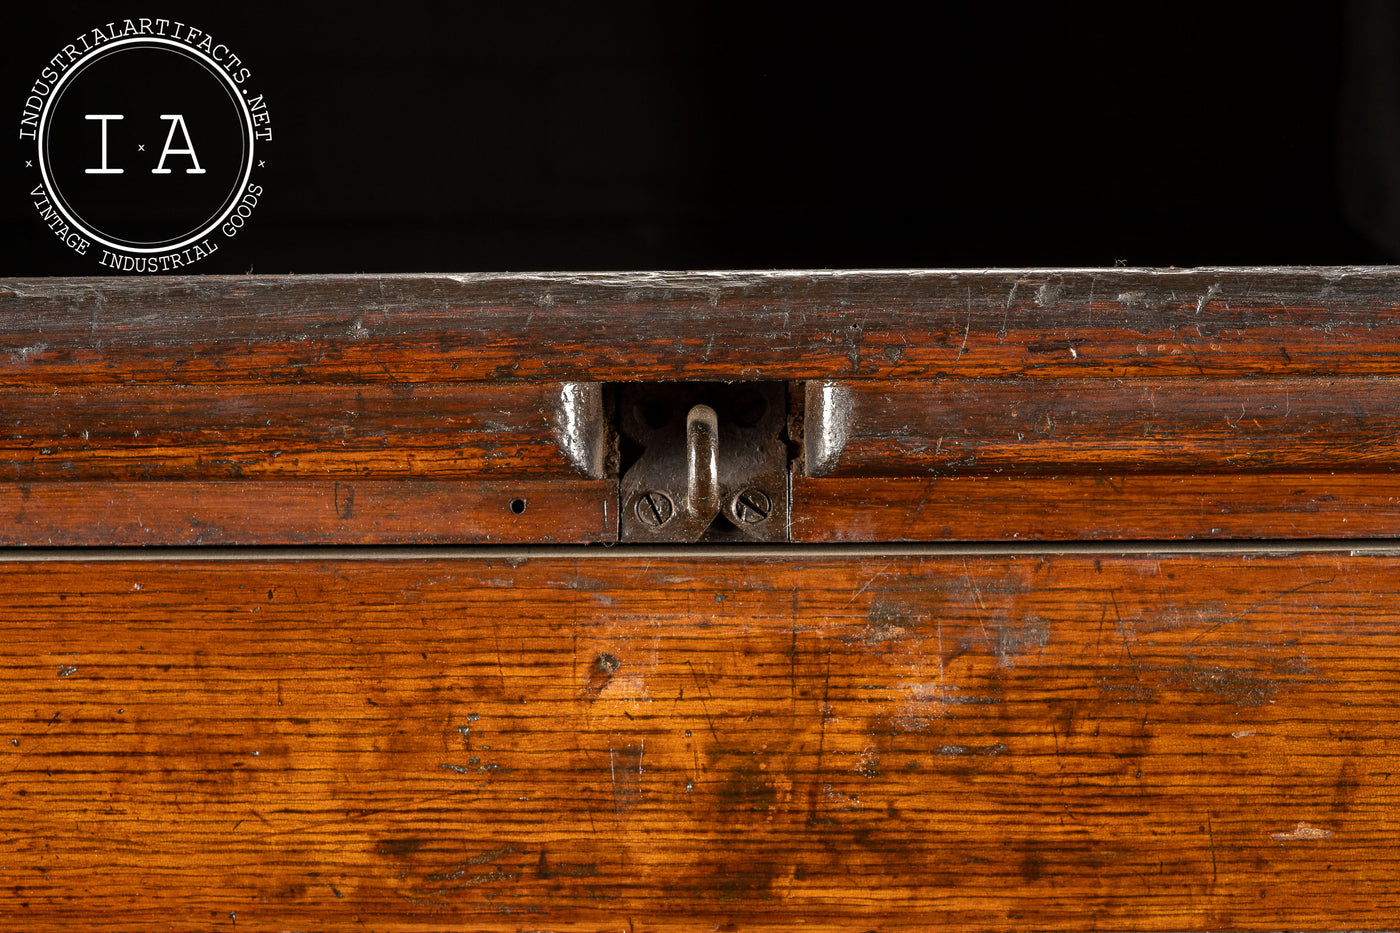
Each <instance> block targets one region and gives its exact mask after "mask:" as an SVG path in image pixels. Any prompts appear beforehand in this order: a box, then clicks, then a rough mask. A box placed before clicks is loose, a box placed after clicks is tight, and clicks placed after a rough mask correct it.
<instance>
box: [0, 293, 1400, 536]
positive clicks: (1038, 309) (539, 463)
mask: <svg viewBox="0 0 1400 933" xmlns="http://www.w3.org/2000/svg"><path fill="white" fill-rule="evenodd" d="M1398 312H1400V272H1397V271H1395V270H1391V269H1322V270H1317V269H1275V270H1226V269H1203V270H1189V271H1178V270H1159V271H1143V270H1087V271H1053V270H1052V271H1034V270H1031V271H1019V272H1018V271H1006V272H998V271H992V272H861V273H839V272H827V273H801V272H792V273H686V274H585V275H565V274H549V275H468V276H446V275H424V276H388V277H381V276H372V277H371V276H308V277H271V278H256V277H237V276H231V277H213V278H190V279H179V278H132V279H121V280H111V279H104V280H81V279H77V280H54V281H43V280H6V281H0V321H3V327H0V544H7V545H26V544H50V543H52V544H58V543H66V544H98V545H101V544H111V543H123V544H126V543H144V544H171V545H174V544H188V543H241V544H298V543H300V544H319V543H333V542H335V541H338V540H339V541H344V542H347V543H349V542H354V543H370V544H372V543H381V544H395V543H409V544H438V543H442V544H473V543H494V542H526V541H532V540H538V541H546V540H547V541H550V542H555V543H589V542H596V541H609V540H617V539H618V537H619V525H618V517H619V515H621V514H623V510H624V508H626V507H627V506H628V505H629V504H630V503H632V501H633V500H635V499H636V498H637V493H638V491H637V490H619V488H618V468H619V463H620V460H619V457H620V456H621V457H625V451H623V450H620V449H619V445H618V442H617V437H618V431H617V420H616V419H617V417H618V415H617V412H616V410H615V406H614V407H610V402H609V396H608V395H607V393H608V391H610V390H608V389H605V388H604V384H609V385H612V386H614V387H615V386H617V385H619V384H626V383H633V382H656V381H665V380H676V379H683V380H688V381H697V382H699V381H703V380H712V381H714V383H715V384H723V383H734V382H744V381H756V380H760V379H767V380H780V381H782V380H785V381H787V382H788V383H789V392H788V394H789V397H790V398H792V399H794V400H795V404H794V406H793V410H792V412H791V417H790V419H789V425H788V432H787V434H788V437H787V441H788V446H789V448H790V453H791V455H792V457H793V460H794V469H793V483H792V490H791V491H792V496H791V498H790V500H789V498H788V496H787V492H788V490H787V489H786V488H779V487H780V486H781V485H783V484H782V483H780V482H779V483H774V482H770V483H768V484H767V485H768V486H770V487H772V488H770V489H768V490H767V491H766V493H765V494H766V495H768V496H769V497H770V499H771V500H772V501H776V502H778V503H779V504H780V505H784V506H787V505H790V509H788V508H783V509H779V510H776V511H775V513H774V514H775V515H778V516H779V517H777V518H775V519H773V520H772V521H771V523H770V524H771V527H769V528H766V530H765V533H764V535H763V537H764V538H766V539H768V540H784V539H786V538H792V539H794V540H802V541H809V542H821V541H836V540H842V541H863V542H879V541H881V540H954V541H969V540H984V539H989V538H991V539H997V540H1032V539H1046V540H1050V539H1063V538H1073V537H1091V538H1097V539H1122V540H1129V539H1139V538H1144V537H1146V538H1160V539H1221V538H1225V539H1239V538H1251V539H1261V538H1262V539H1267V538H1277V537H1288V538H1342V537H1391V536H1395V535H1396V534H1397V533H1400V523H1397V522H1395V521H1394V518H1395V510H1396V507H1397V506H1398V505H1400V500H1397V499H1395V498H1394V497H1393V496H1391V495H1390V490H1392V489H1393V487H1394V480H1393V478H1392V473H1393V471H1394V469H1395V467H1394V464H1395V463H1396V454H1397V453H1400V450H1397V442H1396V437H1397V428H1400V415H1397V412H1398V411H1400V391H1398V390H1397V382H1396V380H1397V378H1400V350H1397V348H1400V313H1398ZM618 391H619V392H620V391H621V390H618ZM702 401H703V400H702ZM622 446H624V447H625V444H624V445H622ZM721 459H723V458H721ZM946 478H958V479H960V480H965V482H960V483H959V484H955V485H950V484H948V483H945V482H936V481H941V480H943V479H946ZM599 482H602V483H605V484H608V485H605V486H599V485H598V483H599ZM81 483H100V484H104V488H107V489H110V492H109V493H108V494H105V495H104V494H102V493H101V492H99V493H97V494H92V490H91V489H89V488H86V487H83V486H81V485H72V484H81ZM155 483H159V484H161V485H159V486H155V485H150V486H149V488H147V484H155ZM346 483H353V484H354V485H355V488H356V489H358V490H359V491H360V499H359V502H360V506H359V511H358V512H357V513H355V516H356V517H355V518H354V520H353V521H351V522H349V523H347V522H346V520H345V519H340V520H334V519H333V518H332V516H334V515H335V514H337V512H338V511H339V507H338V505H337V503H338V502H339V501H341V497H342V493H343V491H344V489H345V488H346V487H345V485H344V484H346ZM394 483H403V485H402V486H394V485H393V484H394ZM230 484H232V485H230ZM366 484H367V485H366ZM378 484H389V485H378ZM521 484H527V485H528V484H535V485H534V489H535V490H536V492H535V493H534V495H535V497H536V499H537V500H538V501H539V502H540V503H544V502H546V501H547V503H548V506H549V508H550V509H552V510H553V511H552V512H551V513H549V514H543V513H541V511H540V510H539V509H538V508H535V507H531V511H530V514H529V515H528V517H523V516H522V515H521V514H520V513H519V512H516V511H511V512H506V511H504V510H503V507H502V502H503V501H504V503H505V504H506V505H507V506H509V505H511V504H512V503H515V502H516V501H517V500H518V499H520V498H521V494H520V493H519V492H516V491H514V489H513V487H516V486H521ZM541 484H543V485H541ZM1100 487H1102V488H1100ZM521 488H524V487H523V486H522V487H521ZM503 496H504V500H503V499H502V497H503ZM1086 496H1087V497H1089V499H1090V500H1091V501H1081V500H1084V499H1085V497H1086ZM78 499H81V501H84V502H85V503H87V509H88V511H89V513H90V517H89V516H82V517H75V515H74V513H73V512H71V511H70V510H69V509H67V507H66V504H67V503H70V502H73V501H75V500H78ZM622 500H626V501H622ZM940 500H947V501H946V502H940ZM958 501H962V502H964V503H965V504H967V505H969V506H972V505H975V508H972V507H968V508H959V507H958V504H957V503H958ZM240 502H246V503H247V507H246V508H244V509H243V510H242V511H240V509H239V503H240ZM327 503H330V506H331V510H330V511H328V510H327V508H326V504H327ZM515 507H516V508H518V505H517V506H515ZM604 509H606V510H607V511H606V514H604V515H601V516H600V514H599V513H600V512H602V511H603V510H604ZM877 513H881V514H877ZM445 515H450V516H452V517H451V518H450V519H449V520H447V521H443V520H442V519H443V516H445ZM1062 515H1063V517H1061V516H1062ZM1049 516H1054V517H1055V518H1054V520H1053V521H1052V520H1050V519H1049ZM1240 516H1248V518H1247V519H1241V518H1239V517H1240ZM789 522H790V525H789ZM638 528H641V526H638ZM545 529H549V530H548V531H546V530H545ZM624 530H625V529H624ZM642 531H644V532H645V533H644V534H642ZM639 534H641V539H644V540H647V541H651V540H653V539H654V540H658V541H665V540H670V538H668V537H667V532H666V530H665V529H664V528H660V529H656V530H655V531H654V533H653V530H652V529H650V528H645V529H641V531H639V530H638V529H633V533H632V535H631V538H637V537H638V535H639ZM622 537H623V538H628V535H626V534H624V535H622ZM692 537H693V536H692Z"/></svg>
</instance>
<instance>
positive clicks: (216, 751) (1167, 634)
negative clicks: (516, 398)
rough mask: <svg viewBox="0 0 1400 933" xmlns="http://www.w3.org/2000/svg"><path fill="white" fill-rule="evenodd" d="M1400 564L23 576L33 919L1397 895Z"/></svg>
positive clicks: (1316, 904) (1361, 557) (11, 790)
mask: <svg viewBox="0 0 1400 933" xmlns="http://www.w3.org/2000/svg"><path fill="white" fill-rule="evenodd" d="M1397 581H1400V558H1397V557H1396V556H1392V555H1389V554H1380V553H1372V554H1366V553H1351V552H1344V551H1343V552H1317V553H1300V554H1292V555H1283V554H1223V553H1222V554H1210V553H1195V554H1176V555H1173V554H1154V555H1128V556H1122V555H1110V554H1060V555H1056V554H1023V555H1019V556H1011V555H1006V556H995V555H991V556H989V555H982V556H976V555H969V556H958V555H942V556H917V555H913V554H905V555H903V556H898V555H879V556H867V557H859V556H839V555H821V554H808V555H793V556H787V557H755V556H749V557H743V556H733V552H729V556H720V555H716V554H713V553H712V554H708V555H697V556H694V557H690V558H686V557H677V556H669V557H665V556H659V555H658V556H646V555H641V556H623V557H615V558H588V557H577V556H575V557H568V556H560V557H548V556H545V557H533V558H531V557H526V556H523V555H511V554H509V553H506V554H501V555H500V556H483V557H457V558H445V557H444V558H435V559H404V560H364V561H354V560H324V561H319V560H289V561H270V560H231V561H223V560H212V559H211V560H179V561H162V560H142V561H72V562H47V561H40V562H9V563H4V564H0V680H3V683H0V689H3V692H4V696H5V698H6V701H5V703H4V704H3V706H0V879H3V884H0V927H3V928H4V929H7V930H40V929H42V930H62V929H71V930H83V931H91V930H131V931H136V930H151V929H165V928H173V929H209V928H215V927H222V926H223V925H226V924H227V925H229V926H230V928H232V926H233V924H234V923H235V922H236V925H237V928H238V929H251V930H269V931H271V930H288V929H318V930H345V931H352V930H376V931H390V930H441V929H449V928H453V929H482V930H487V929H490V930H522V929H528V930H536V929H541V930H542V929H555V930H595V929H605V928H606V929H616V928H625V929H635V930H638V931H641V930H662V929H673V930H695V929H710V928H712V927H715V928H719V929H733V930H743V929H771V930H791V929H794V928H798V927H799V926H800V927H805V928H811V929H830V930H866V929H881V930H899V929H909V930H914V929H919V930H949V931H954V930H956V931H966V930H992V929H996V930H1065V931H1070V930H1134V931H1150V930H1182V931H1185V930H1192V931H1195V930H1219V929H1240V930H1280V929H1333V930H1335V929H1363V928H1364V929H1378V928H1388V927H1390V926H1393V925H1394V922H1395V918H1396V917H1397V916H1400V861H1398V860H1397V858H1396V851H1397V848H1396V845H1397V839H1398V838H1400V836H1397V830H1398V829H1400V825H1397V823H1398V822H1400V817H1397V814H1400V799H1397V790H1396V780H1397V778H1396V774H1398V773H1400V760H1397V748H1400V744H1397V743H1400V725H1398V724H1397V721H1396V715H1395V710H1396V708H1397V704H1400V668H1397V666H1396V664H1395V663H1394V658H1395V657H1396V656H1397V653H1400V611H1397V610H1396V608H1395V607H1396V606H1397V605H1400V593H1397Z"/></svg>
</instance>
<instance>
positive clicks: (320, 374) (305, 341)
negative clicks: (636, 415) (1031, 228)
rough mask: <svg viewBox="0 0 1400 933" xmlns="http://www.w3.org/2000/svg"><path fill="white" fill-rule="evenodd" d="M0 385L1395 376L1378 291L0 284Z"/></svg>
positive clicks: (838, 278)
mask: <svg viewBox="0 0 1400 933" xmlns="http://www.w3.org/2000/svg"><path fill="white" fill-rule="evenodd" d="M0 321H3V322H4V324H3V326H0V384H3V385H6V386H18V385H32V386H38V385H62V386H75V385H93V384H113V383H115V384H128V383H149V384H167V385H189V384H196V383H220V384H228V383H239V382H243V383H255V384H269V383H302V382H332V383H334V382H343V383H362V382H366V383H370V382H382V383H427V382H454V381H492V382H508V381H535V382H547V381H571V380H585V381H586V380H595V379H599V378H603V379H606V380H614V381H636V380H667V379H695V380H700V379H710V380H719V381H733V380H736V379H747V380H760V379H832V378H878V379H925V378H932V377H936V376H941V375H950V376H957V377H959V378H992V377H1009V376H1024V377H1028V378H1083V377H1121V376H1130V375H1138V376H1155V377H1160V376H1221V377H1231V376H1242V375H1256V374H1257V375H1264V374H1268V375H1280V376H1282V375H1301V376H1309V375H1336V376H1343V375H1371V374H1381V375H1396V374H1397V373H1400V270H1396V269H1395V268H1389V267H1380V268H1333V269H1316V268H1293V269H1289V268H1281V269H1280V268H1275V269H1189V270H1177V269H1157V270H1143V269H1097V270H1092V269H1091V270H1082V271H1073V270H1070V271H1066V270H1019V271H1018V270H993V271H985V272H984V271H956V272H929V271H888V272H712V273H705V272H698V273H591V274H589V273H585V274H565V273H549V274H522V275H398V276H387V275H386V276H375V275H358V276H349V275H347V276H273V277H258V276H210V277H186V278H181V277H140V276H136V277H128V278H120V279H117V278H106V279H55V280H44V279H5V280H0Z"/></svg>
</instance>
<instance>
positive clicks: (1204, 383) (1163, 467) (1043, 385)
mask: <svg viewBox="0 0 1400 933" xmlns="http://www.w3.org/2000/svg"><path fill="white" fill-rule="evenodd" d="M826 398H830V399H833V404H834V405H837V406H839V407H841V408H842V409H843V411H842V412H841V418H842V422H841V425H840V433H841V437H840V448H839V449H836V450H829V451H826V455H825V457H824V458H822V459H823V460H824V461H825V462H820V463H817V464H814V463H813V458H812V457H811V456H810V455H809V457H808V459H807V472H808V473H809V474H816V475H821V476H950V475H961V476H968V475H974V476H975V475H1028V474H1029V475H1033V474H1047V473H1049V474H1065V473H1074V474H1108V475H1113V474H1122V473H1124V472H1129V473H1182V474H1192V475H1202V474H1222V473H1223V474H1235V473H1243V472H1252V473H1265V472H1276V473H1288V472H1292V473H1299V472H1308V471H1312V470H1318V469H1326V470H1337V471H1347V472H1372V473H1389V472H1392V471H1395V470H1396V468H1397V465H1400V379H1392V378H1382V377H1364V378H1358V377H1350V378H1331V377H1316V378H1310V379H1299V378H1288V379H1270V378H1260V377H1255V378H1249V379H1205V378H1197V379H1191V378H1178V379H1055V380H1037V381H1031V380H1027V379H938V380H925V381H921V382H920V381H914V380H901V381H897V382H878V381H860V382H853V381H846V380H843V381H834V382H833V381H821V382H809V383H807V411H808V413H809V414H810V413H811V412H813V411H815V410H819V408H820V406H821V405H822V403H823V400H824V399H826ZM808 433H809V435H810V433H811V426H810V425H809V430H808ZM814 467H816V469H814Z"/></svg>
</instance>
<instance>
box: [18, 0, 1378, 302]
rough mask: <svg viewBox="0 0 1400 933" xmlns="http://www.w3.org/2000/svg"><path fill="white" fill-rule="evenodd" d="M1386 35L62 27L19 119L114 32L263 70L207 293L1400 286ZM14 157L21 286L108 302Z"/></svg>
mask: <svg viewBox="0 0 1400 933" xmlns="http://www.w3.org/2000/svg"><path fill="white" fill-rule="evenodd" d="M1384 7H1385V4H1381V3H1364V2H1358V3H1354V4H1351V5H1345V6H1344V5H1340V4H1332V3H1318V4H1311V5H1308V6H1305V7H1304V6H1298V7H1295V6H1292V5H1284V4H1276V3H1275V4H1268V5H1265V4H1240V5H1236V4H1209V5H1207V4H1199V5H1193V4H1180V3H1175V4H1161V5H1143V4H1119V3H1069V4H1044V5H1037V6H1034V7H1029V6H1026V7H1023V6H1021V5H1013V4H1004V5H990V4H978V5H976V6H975V7H974V6H972V5H968V7H967V8H962V7H954V6H948V7H946V8H945V7H944V6H942V5H930V6H929V9H928V10H926V11H925V12H921V13H918V14H912V13H910V12H907V11H906V9H905V8H904V7H902V6H893V5H891V6H885V5H877V4H853V5H847V6H842V7H824V8H820V9H819V8H817V7H815V6H792V7H788V6H777V5H774V6H762V5H745V6H733V7H731V6H726V5H723V4H713V3H703V4H702V3H654V4H651V3H627V4H611V3H598V4H592V3H571V4H563V3H544V4H541V3H533V4H501V3H489V4H488V3H476V2H468V3H464V4H461V5H458V6H454V7H452V8H450V11H445V10H443V9H437V8H429V7H428V6H426V5H424V6H421V7H420V6H415V5H413V4H410V3H401V4H384V5H379V6H377V7H375V8H373V12H345V13H343V14H336V13H327V12H326V11H327V9H329V7H323V6H321V5H317V6H316V7H315V8H312V7H310V6H308V7H305V8H303V7H300V6H295V5H290V4H284V5H283V6H281V7H277V6H272V5H268V6H257V7H254V8H252V9H249V8H248V7H244V6H242V5H234V4H227V5H221V6H212V5H210V6H201V7H198V8H195V9H193V10H192V9H188V8H174V9H172V8H171V7H170V6H168V5H167V6H160V5H153V6H141V5H140V4H126V3H122V4H116V3H106V4H81V5H74V4H54V5H51V8H44V9H40V10H37V11H36V10H34V9H26V10H25V11H23V12H19V11H16V12H11V13H5V14H0V18H3V20H4V21H6V25H7V26H8V27H9V28H8V29H7V30H6V31H5V36H6V43H5V44H6V53H5V56H4V60H3V72H0V100H5V101H8V102H9V109H8V110H7V111H5V114H6V118H7V119H8V120H9V126H10V129H9V130H8V132H9V133H10V135H11V138H12V139H13V138H14V137H15V135H16V132H17V129H18V122H19V117H20V111H21V107H22V104H23V100H24V97H25V95H26V93H27V89H28V87H29V85H30V83H31V82H32V81H33V79H34V77H35V76H37V74H38V73H39V71H40V69H41V68H42V66H43V63H44V62H45V60H47V59H48V58H49V57H50V56H51V55H53V54H55V53H56V52H57V51H58V50H59V49H60V48H61V47H62V45H63V44H64V43H65V42H67V41H71V38H72V36H73V35H75V34H76V33H78V32H80V31H82V30H85V29H87V28H90V27H91V26H93V25H96V24H98V23H105V22H107V21H109V20H113V19H121V18H123V17H128V16H130V17H135V16H167V17H172V18H175V19H180V20H181V21H185V22H190V23H193V24H195V25H197V26H199V27H200V28H202V29H204V30H206V31H207V32H209V33H212V34H213V35H214V36H215V37H216V39H217V40H218V41H221V42H226V43H227V44H229V45H230V46H232V47H233V49H234V50H235V51H236V52H237V53H238V54H239V55H240V56H241V57H242V58H243V59H244V61H245V62H246V64H248V65H249V66H250V67H251V68H252V69H253V72H254V79H255V84H256V86H257V87H258V89H259V90H261V91H263V92H264V93H266V95H267V99H268V102H269V105H270V109H271V111H272V115H273V128H274V134H275V135H274V139H273V142H272V144H271V145H270V146H268V147H265V148H263V149H262V150H261V151H260V153H259V154H260V155H261V156H263V157H265V158H266V159H267V160H268V165H269V173H268V174H267V175H266V176H265V181H266V184H267V188H268V192H267V195H266V197H265V198H264V200H263V203H262V204H261V205H260V206H259V208H258V210H257V213H256V215H255V216H254V218H253V221H252V223H251V224H250V226H249V227H248V228H247V229H246V231H245V232H244V234H242V235H240V236H239V237H238V238H237V241H236V242H233V243H229V242H225V243H224V244H223V246H222V247H221V249H220V252H219V254H218V255H217V256H216V257H214V258H213V259H212V260H209V261H206V262H204V263H201V264H200V265H199V266H198V267H196V268H195V269H194V270H193V271H198V272H205V273H215V272H240V273H241V272H247V271H250V270H251V271H254V272H257V273H281V272H297V273H310V272H361V271H364V272H389V271H399V272H414V271H432V270H444V271H472V270H481V271H488V270H536V269H561V270H564V269H568V270H582V269H623V268H645V269H682V268H691V269H697V268H769V267H949V266H989V265H990V266H1026V265H1071V266H1086V265H1092V266H1104V265H1110V266H1111V265H1114V264H1115V263H1120V264H1121V263H1127V264H1132V265H1160V266H1165V265H1177V266H1185V265H1199V264H1256V263H1258V264H1274V263H1302V264H1334V263H1367V262H1387V261H1392V260H1394V259H1396V258H1400V257H1398V256H1397V253H1396V252H1394V251H1392V249H1391V248H1387V246H1385V245H1384V244H1385V243H1387V242H1394V243H1400V237H1396V238H1392V239H1388V237H1390V234H1389V233H1388V232H1387V230H1386V224H1387V222H1388V215H1387V212H1386V210H1384V209H1381V208H1377V207H1376V205H1378V204H1379V205H1383V204H1385V203H1388V202H1387V201H1386V198H1387V196H1388V195H1387V191H1388V190H1389V189H1388V188H1387V185H1389V184H1390V182H1389V181H1388V179H1389V177H1390V176H1389V175H1388V174H1387V172H1389V171H1392V169H1391V168H1390V167H1388V165H1387V163H1386V160H1385V153H1386V151H1387V150H1386V148H1385V145H1384V142H1385V140H1386V139H1388V135H1387V134H1388V133H1389V132H1391V131H1390V130H1389V129H1387V127H1388V126H1389V125H1390V124H1391V123H1392V122H1394V121H1396V120H1398V119H1400V113H1392V112H1391V111H1390V108H1389V107H1388V105H1389V103H1390V101H1389V100H1388V98H1387V96H1386V93H1385V88H1384V84H1385V78H1386V75H1387V69H1388V68H1389V67H1390V63H1389V57H1390V56H1391V54H1392V51H1391V50H1392V49H1393V48H1394V46H1395V42H1394V38H1395V32H1394V30H1393V29H1392V28H1391V24H1390V18H1391V14H1389V13H1388V12H1387V11H1386V10H1385V9H1384ZM348 9H350V8H348V7H347V10H348ZM1394 103H1395V109H1396V110H1397V111H1400V100H1397V101H1395V102H1394ZM9 151H11V152H12V153H13V155H12V156H11V161H12V163H13V167H12V171H11V172H9V173H7V174H4V175H0V182H3V183H4V187H3V190H0V237H2V238H3V240H0V243H3V249H2V250H0V275H54V274H100V273H101V272H102V271H104V270H102V269H100V268H99V267H97V265H96V263H94V262H92V261H91V260H90V259H83V258H80V257H77V256H75V255H73V254H72V253H71V252H70V251H68V250H67V249H66V248H65V247H63V246H62V244H61V243H59V242H58V240H57V239H56V238H55V237H54V236H53V235H52V234H50V233H49V232H48V231H47V230H46V229H44V228H43V227H42V226H41V225H40V223H39V221H38V218H37V215H36V213H35V211H34V210H33V208H32V206H31V205H30V204H29V202H28V200H27V199H26V197H25V195H26V192H27V190H28V189H27V187H26V185H25V183H24V182H25V178H26V177H27V176H25V175H24V173H22V172H21V171H20V169H19V167H20V166H21V165H22V159H23V154H24V149H23V147H21V146H20V145H19V144H18V143H17V142H16V143H14V144H13V148H12V149H11V150H9ZM1372 208H1375V209H1372Z"/></svg>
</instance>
